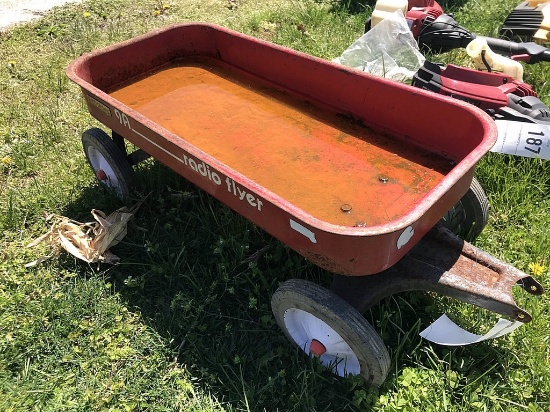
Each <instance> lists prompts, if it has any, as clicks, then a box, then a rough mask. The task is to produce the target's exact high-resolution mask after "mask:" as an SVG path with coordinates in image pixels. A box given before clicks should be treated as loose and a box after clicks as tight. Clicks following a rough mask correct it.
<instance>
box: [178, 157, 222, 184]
mask: <svg viewBox="0 0 550 412" xmlns="http://www.w3.org/2000/svg"><path fill="white" fill-rule="evenodd" d="M182 156H183V164H185V165H186V166H187V167H189V168H190V169H191V170H193V171H194V172H197V173H198V174H200V175H202V176H204V177H207V178H208V180H210V181H212V182H214V183H215V184H216V185H218V186H220V185H221V184H222V179H221V178H220V175H218V174H217V173H216V172H214V171H213V170H210V166H209V165H207V164H206V163H204V162H197V161H196V160H195V159H193V158H192V157H188V156H186V155H182Z"/></svg>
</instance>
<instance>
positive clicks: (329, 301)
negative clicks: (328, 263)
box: [271, 279, 390, 386]
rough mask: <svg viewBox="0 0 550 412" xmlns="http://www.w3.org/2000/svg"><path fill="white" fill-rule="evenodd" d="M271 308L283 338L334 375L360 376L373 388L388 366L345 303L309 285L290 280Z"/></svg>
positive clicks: (372, 334)
mask: <svg viewBox="0 0 550 412" xmlns="http://www.w3.org/2000/svg"><path fill="white" fill-rule="evenodd" d="M271 309H272V310H273V314H274V315H275V319H276V320H277V323H278V324H279V326H280V328H281V329H282V330H283V332H284V333H285V335H286V337H287V338H288V339H289V340H290V341H291V342H293V343H294V344H295V345H297V346H298V347H299V348H300V349H302V350H303V351H304V352H305V353H307V354H309V355H313V356H316V357H317V358H318V359H319V361H320V362H321V363H322V364H323V365H324V366H326V367H327V368H329V369H330V370H331V371H332V372H333V373H335V374H336V375H339V376H347V375H362V376H363V377H364V378H365V380H366V382H367V384H369V385H374V386H379V385H381V384H382V382H384V380H385V379H386V376H387V374H388V369H389V367H390V355H389V353H388V351H387V349H386V347H385V346H384V342H383V341H382V339H381V338H380V336H379V335H378V334H377V333H376V331H375V330H374V328H373V327H372V326H371V325H370V324H369V323H368V322H367V320H366V319H365V318H364V317H363V316H362V315H361V314H360V313H359V312H358V311H357V310H355V309H354V308H353V307H352V306H351V305H350V304H348V303H347V302H346V301H345V300H343V299H342V298H340V297H339V296H337V295H336V294H334V293H333V292H331V291H329V290H328V289H325V288H324V287H322V286H320V285H317V284H315V283H312V282H309V281H306V280H300V279H291V280H288V281H286V282H285V283H283V284H282V285H281V286H280V287H279V288H278V289H277V290H276V291H275V293H274V294H273V297H272V299H271Z"/></svg>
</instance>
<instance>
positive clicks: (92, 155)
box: [88, 147, 120, 189]
mask: <svg viewBox="0 0 550 412" xmlns="http://www.w3.org/2000/svg"><path fill="white" fill-rule="evenodd" d="M88 159H89V160H90V164H91V165H92V169H94V172H96V173H97V172H99V171H103V172H104V173H105V176H106V177H107V179H106V180H101V182H102V183H103V184H105V185H107V186H109V187H112V188H113V189H120V182H119V180H118V178H117V176H116V174H115V172H114V170H113V168H112V167H111V165H110V164H109V162H108V161H107V159H105V157H104V156H103V155H102V154H101V152H100V151H99V150H97V149H96V148H95V147H88Z"/></svg>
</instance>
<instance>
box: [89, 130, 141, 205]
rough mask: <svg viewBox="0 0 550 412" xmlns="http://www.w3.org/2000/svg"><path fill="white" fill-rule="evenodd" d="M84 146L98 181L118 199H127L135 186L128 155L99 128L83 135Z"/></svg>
mask: <svg viewBox="0 0 550 412" xmlns="http://www.w3.org/2000/svg"><path fill="white" fill-rule="evenodd" d="M82 146H83V148H84V154H85V155H86V159H87V160H88V163H89V164H90V167H91V168H92V170H93V171H94V173H95V175H96V177H97V180H99V182H100V183H101V184H102V185H104V186H106V187H108V188H109V189H111V190H113V192H114V193H115V194H116V195H117V196H118V197H121V198H124V197H127V196H128V195H129V194H130V190H131V189H132V187H133V186H134V185H135V177H134V171H133V169H132V166H130V163H129V162H128V159H127V158H126V154H125V153H124V152H123V151H122V150H121V149H120V148H119V147H118V146H117V145H116V143H115V142H114V141H113V140H112V139H111V138H110V137H109V136H108V135H107V134H106V133H105V132H104V131H103V130H101V129H97V128H92V129H88V130H86V131H85V132H84V133H83V134H82Z"/></svg>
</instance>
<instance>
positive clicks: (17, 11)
mask: <svg viewBox="0 0 550 412" xmlns="http://www.w3.org/2000/svg"><path fill="white" fill-rule="evenodd" d="M81 1H82V0H0V31H1V30H5V29H7V28H9V27H11V26H14V25H15V24H18V23H24V22H27V21H30V20H33V19H37V18H40V17H41V16H42V15H44V13H45V12H47V11H48V10H49V9H50V8H52V7H54V6H61V5H63V4H65V3H80V2H81Z"/></svg>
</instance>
